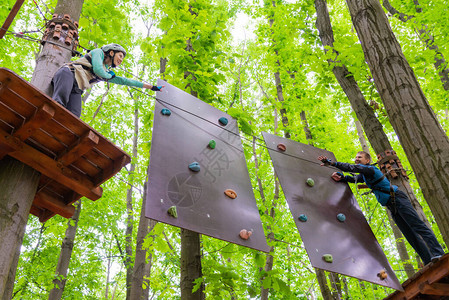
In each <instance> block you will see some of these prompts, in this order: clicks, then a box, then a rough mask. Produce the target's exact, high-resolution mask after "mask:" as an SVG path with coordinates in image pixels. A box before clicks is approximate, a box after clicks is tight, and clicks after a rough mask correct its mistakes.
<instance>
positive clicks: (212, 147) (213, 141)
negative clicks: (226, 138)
mask: <svg viewBox="0 0 449 300" xmlns="http://www.w3.org/2000/svg"><path fill="white" fill-rule="evenodd" d="M208 146H209V148H211V149H215V146H217V142H216V141H215V140H210V142H209V145H208Z"/></svg>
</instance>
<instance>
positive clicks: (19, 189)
mask: <svg viewBox="0 0 449 300" xmlns="http://www.w3.org/2000/svg"><path fill="white" fill-rule="evenodd" d="M82 4H83V0H76V1H74V0H71V1H69V0H59V1H58V3H57V5H56V9H55V13H68V14H70V15H71V16H72V18H74V19H75V20H78V19H79V16H80V13H81V7H82ZM60 44H61V45H64V42H63V41H61V42H60ZM71 53H72V52H71V51H69V50H64V49H62V48H61V47H58V46H56V45H54V44H49V43H47V44H45V45H44V47H43V49H42V51H41V52H40V53H39V55H38V58H37V61H36V68H35V70H34V73H33V77H32V79H31V83H32V84H33V85H34V86H36V87H37V88H38V89H40V90H41V91H44V92H45V93H46V94H47V95H50V94H49V91H50V80H51V77H53V74H54V73H55V72H56V70H57V68H59V66H61V65H62V64H63V63H65V62H68V61H70V57H71ZM48 77H50V80H48ZM1 163H2V164H4V167H3V168H1V171H0V174H2V175H0V178H1V180H0V190H2V191H4V192H3V193H2V194H3V196H2V201H1V205H2V206H1V207H2V210H3V209H5V211H4V212H2V214H1V215H2V217H1V220H2V221H1V222H2V223H3V222H4V225H5V226H3V224H2V226H1V227H0V253H2V255H1V258H0V295H2V293H3V298H4V299H9V298H10V297H11V294H12V289H13V284H14V277H15V273H16V269H17V263H18V261H19V255H20V246H21V244H22V239H23V235H24V232H25V227H26V223H27V220H28V215H29V211H30V208H31V204H32V203H33V199H34V196H35V193H36V188H37V185H38V182H39V178H40V174H39V173H37V172H35V171H34V170H33V169H31V168H29V167H28V166H25V165H24V164H23V163H21V162H18V161H15V160H11V159H9V157H6V158H4V159H3V160H2V161H1ZM6 169H8V172H7V173H4V172H5V170H6ZM12 174H13V175H14V176H12ZM14 189H16V190H15V191H14ZM5 191H6V192H5ZM4 238H7V240H4ZM8 276H9V279H8ZM5 285H7V286H5Z"/></svg>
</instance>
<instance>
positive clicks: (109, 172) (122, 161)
mask: <svg viewBox="0 0 449 300" xmlns="http://www.w3.org/2000/svg"><path fill="white" fill-rule="evenodd" d="M129 162H130V158H129V156H128V155H123V156H121V157H120V158H118V159H116V160H114V163H113V164H110V165H109V166H108V168H105V169H104V170H103V171H102V172H100V174H98V176H96V178H94V183H95V184H96V185H100V184H102V183H103V182H105V181H106V180H108V179H109V178H111V177H112V176H114V175H115V174H117V173H118V172H119V171H120V170H121V169H122V168H123V167H124V166H125V165H127V164H128V163H129Z"/></svg>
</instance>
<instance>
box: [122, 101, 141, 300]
mask: <svg viewBox="0 0 449 300" xmlns="http://www.w3.org/2000/svg"><path fill="white" fill-rule="evenodd" d="M131 97H132V95H131ZM132 98H133V100H134V107H135V108H134V135H133V150H132V158H133V161H132V162H131V166H130V168H129V175H128V182H130V183H131V184H132V183H133V182H134V172H135V170H136V163H135V160H136V159H137V140H138V137H139V108H138V106H137V100H136V99H135V98H134V97H132ZM126 213H127V217H126V230H125V255H126V257H125V268H126V299H132V298H131V297H130V296H131V285H132V280H133V263H132V257H133V248H132V247H133V229H134V217H133V215H134V211H133V187H132V186H129V187H128V190H127V191H126Z"/></svg>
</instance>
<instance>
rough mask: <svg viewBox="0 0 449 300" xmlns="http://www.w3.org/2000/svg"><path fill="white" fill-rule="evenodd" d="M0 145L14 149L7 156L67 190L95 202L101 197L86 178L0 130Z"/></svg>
mask: <svg viewBox="0 0 449 300" xmlns="http://www.w3.org/2000/svg"><path fill="white" fill-rule="evenodd" d="M0 144H6V145H7V146H9V147H12V148H14V151H12V152H9V155H10V156H12V157H14V158H15V159H17V160H20V161H21V162H23V163H25V164H27V165H29V166H30V167H32V168H33V169H35V170H37V171H39V172H41V173H42V174H44V175H45V176H47V177H49V178H51V179H53V180H55V181H57V182H59V183H60V184H62V185H64V186H66V187H68V188H69V189H71V190H73V191H75V192H77V193H79V194H81V195H83V196H85V197H87V198H89V199H91V200H97V199H99V198H100V197H101V195H102V192H103V190H102V188H101V187H98V186H96V185H94V184H93V183H92V181H90V180H89V179H88V178H86V176H83V175H82V174H79V173H78V172H77V171H76V170H74V169H72V168H70V167H66V166H63V165H62V164H61V163H59V162H57V161H55V160H53V159H51V158H50V157H48V156H46V155H45V154H43V153H41V152H39V151H38V150H36V149H34V148H33V147H31V146H29V145H27V144H25V143H24V142H22V141H21V140H20V139H18V138H16V137H14V136H11V135H10V134H8V133H7V132H5V131H4V130H3V129H0Z"/></svg>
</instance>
